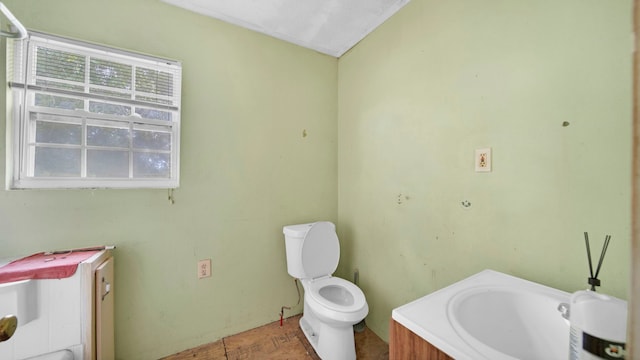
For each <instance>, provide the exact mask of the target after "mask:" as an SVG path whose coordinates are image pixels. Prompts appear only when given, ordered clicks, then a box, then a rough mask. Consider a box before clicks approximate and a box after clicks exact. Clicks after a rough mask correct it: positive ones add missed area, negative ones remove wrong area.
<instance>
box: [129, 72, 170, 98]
mask: <svg viewBox="0 0 640 360" xmlns="http://www.w3.org/2000/svg"><path fill="white" fill-rule="evenodd" d="M136 91H142V92H147V93H152V94H157V95H166V96H173V74H171V73H168V72H163V71H158V70H152V69H147V68H144V67H137V68H136Z"/></svg>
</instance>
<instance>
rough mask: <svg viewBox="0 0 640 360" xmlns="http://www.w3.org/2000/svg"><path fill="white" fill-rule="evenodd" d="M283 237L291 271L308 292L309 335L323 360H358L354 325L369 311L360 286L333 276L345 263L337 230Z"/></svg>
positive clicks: (298, 229) (305, 322)
mask: <svg viewBox="0 0 640 360" xmlns="http://www.w3.org/2000/svg"><path fill="white" fill-rule="evenodd" d="M283 233H284V235H285V242H286V253H287V271H288V272H289V274H290V275H291V276H293V277H295V278H298V279H300V282H301V283H302V287H303V288H304V310H303V316H302V318H301V319H300V327H301V328H302V331H303V333H304V334H305V336H306V338H307V340H309V342H310V343H311V345H312V346H313V348H314V349H315V351H316V353H318V356H320V358H321V359H325V360H326V359H331V360H353V359H355V358H356V352H355V343H354V337H353V325H354V324H357V323H359V322H360V321H362V319H364V318H365V317H366V316H367V314H368V313H369V306H368V305H367V301H366V298H365V296H364V293H363V292H362V290H360V288H359V287H358V286H356V285H355V284H353V283H351V282H349V281H347V280H344V279H341V278H339V277H334V276H332V274H333V272H334V271H335V270H336V268H337V267H338V261H339V259H340V243H339V241H338V236H337V235H336V232H335V225H334V224H333V223H330V222H326V221H323V222H316V223H310V224H300V225H289V226H285V227H284V228H283Z"/></svg>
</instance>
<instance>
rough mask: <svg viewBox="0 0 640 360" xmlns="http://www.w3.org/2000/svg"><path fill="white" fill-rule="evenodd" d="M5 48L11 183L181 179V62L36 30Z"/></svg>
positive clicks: (120, 183) (138, 183)
mask: <svg viewBox="0 0 640 360" xmlns="http://www.w3.org/2000/svg"><path fill="white" fill-rule="evenodd" d="M8 43H9V42H8ZM8 51H9V52H10V55H9V56H8V58H9V59H12V60H13V63H12V64H9V65H8V67H9V69H8V70H9V76H8V79H10V83H9V85H10V87H11V97H12V100H10V102H11V104H12V110H11V115H12V121H8V122H7V123H8V129H7V131H8V134H10V141H9V143H8V153H9V154H10V158H11V159H12V160H13V163H12V164H8V165H7V168H8V169H7V170H8V172H9V174H10V176H9V179H8V180H9V181H10V184H8V185H9V187H10V188H16V189H21V188H175V187H177V186H178V184H179V141H180V95H181V74H182V67H181V64H180V63H179V62H176V61H171V60H164V59H159V58H155V57H151V56H146V55H140V54H136V53H131V52H127V51H122V50H117V49H111V48H107V47H104V46H98V45H94V44H88V43H84V42H79V41H75V40H69V39H64V38H60V37H55V36H51V35H47V34H42V33H35V32H31V36H30V38H29V39H28V40H24V41H19V40H14V41H13V44H9V45H8Z"/></svg>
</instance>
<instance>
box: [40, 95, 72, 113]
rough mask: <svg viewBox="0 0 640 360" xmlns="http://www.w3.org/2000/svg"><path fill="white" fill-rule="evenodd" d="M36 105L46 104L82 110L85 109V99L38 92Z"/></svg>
mask: <svg viewBox="0 0 640 360" xmlns="http://www.w3.org/2000/svg"><path fill="white" fill-rule="evenodd" d="M35 105H36V106H46V107H50V108H55V109H66V110H82V109H84V100H81V99H74V98H68V97H64V96H55V95H47V94H36V95H35Z"/></svg>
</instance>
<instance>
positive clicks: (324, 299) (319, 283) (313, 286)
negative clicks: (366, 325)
mask: <svg viewBox="0 0 640 360" xmlns="http://www.w3.org/2000/svg"><path fill="white" fill-rule="evenodd" d="M323 289H324V290H323ZM305 291H306V293H307V294H308V295H309V296H310V297H311V298H312V299H313V300H314V301H315V302H317V303H319V304H320V305H322V306H323V307H325V308H327V309H330V310H333V311H337V312H341V313H354V312H358V311H360V310H362V308H363V307H365V306H367V301H366V299H365V297H364V293H363V292H362V290H360V288H359V287H357V286H356V285H355V284H353V283H352V282H349V281H347V280H345V279H341V278H338V277H325V278H320V279H316V280H313V281H311V282H310V283H309V285H308V289H305ZM340 293H341V294H340ZM331 295H335V296H336V297H340V295H343V296H344V295H346V297H347V298H348V297H352V299H353V300H352V301H346V302H343V303H340V302H335V301H332V300H331V299H330V298H331V297H332V296H331ZM341 299H344V298H341ZM367 312H368V311H367Z"/></svg>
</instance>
